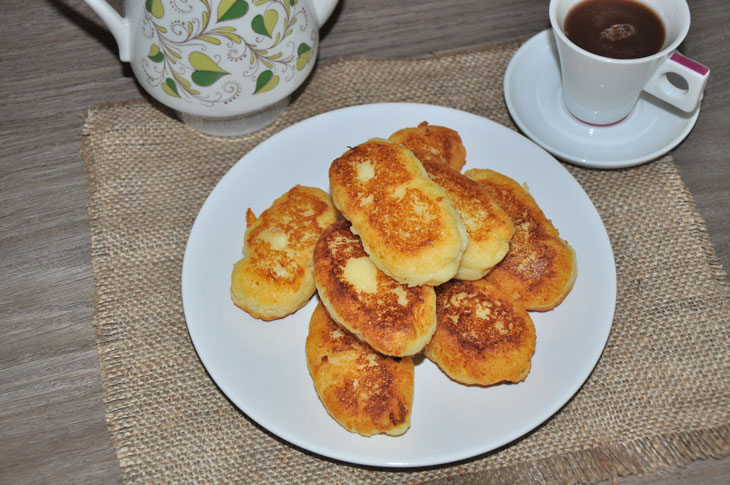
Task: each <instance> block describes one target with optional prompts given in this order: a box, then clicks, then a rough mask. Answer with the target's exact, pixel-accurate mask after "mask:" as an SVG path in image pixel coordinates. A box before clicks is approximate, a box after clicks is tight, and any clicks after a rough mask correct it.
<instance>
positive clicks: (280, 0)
mask: <svg viewBox="0 0 730 485" xmlns="http://www.w3.org/2000/svg"><path fill="white" fill-rule="evenodd" d="M85 1H86V3H88V4H89V5H90V6H91V7H92V8H93V9H94V11H95V12H96V13H97V14H98V15H99V16H100V17H101V19H102V20H103V21H104V22H105V24H106V25H107V27H108V28H109V30H111V32H112V34H113V35H114V38H115V39H116V41H117V44H118V46H119V57H120V59H121V60H122V61H125V62H129V63H130V64H131V67H132V71H133V72H134V75H135V77H136V78H137V80H138V81H139V83H140V85H141V86H142V87H143V88H144V89H145V90H146V91H147V92H148V93H149V94H150V95H151V96H152V97H154V98H155V99H157V100H158V101H159V102H160V103H162V104H164V105H166V106H169V107H170V108H172V109H174V110H176V111H177V112H178V113H179V114H180V116H181V118H182V119H183V121H185V123H186V124H188V125H190V126H191V127H193V128H195V129H197V130H199V131H202V132H205V133H209V134H214V135H239V134H244V133H250V132H253V131H256V130H258V129H261V128H263V127H265V126H267V125H268V124H270V123H272V122H273V121H274V120H275V119H276V118H277V117H278V116H279V115H280V114H281V113H282V112H283V111H284V109H285V108H286V106H287V105H288V102H289V97H290V95H291V94H292V92H294V90H295V89H296V88H297V87H298V86H299V85H301V84H302V82H304V80H305V79H306V78H307V76H308V75H309V73H310V72H311V71H312V68H313V67H314V63H315V61H316V58H317V52H318V46H319V28H320V27H321V26H322V25H323V24H324V22H325V21H326V20H327V18H328V17H329V16H330V14H331V13H332V11H333V10H334V8H335V6H336V5H337V0H125V2H124V10H125V16H124V17H121V16H120V15H119V14H118V13H117V12H116V11H115V10H114V9H113V8H112V7H111V6H109V4H108V3H106V2H105V1H104V0H85Z"/></svg>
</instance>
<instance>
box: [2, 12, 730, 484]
mask: <svg viewBox="0 0 730 485" xmlns="http://www.w3.org/2000/svg"><path fill="white" fill-rule="evenodd" d="M111 3H112V5H113V6H114V7H115V8H117V9H118V10H120V11H121V4H122V2H121V1H120V0H115V1H113V2H111ZM31 5H32V8H31ZM690 9H691V13H692V18H693V26H692V29H691V31H690V34H689V37H688V39H687V41H686V42H685V43H684V45H683V46H682V51H683V52H684V53H685V54H686V55H688V56H690V57H693V58H695V59H697V60H698V61H700V62H703V63H704V64H707V65H708V66H710V67H711V68H712V70H713V72H712V75H711V78H710V81H709V84H708V88H707V91H706V95H705V99H704V101H703V105H702V113H701V116H700V118H699V121H698V123H697V125H696V127H695V128H694V130H693V132H692V133H691V134H690V136H689V137H688V138H687V139H686V140H685V141H684V142H683V143H682V144H681V145H680V146H679V147H677V148H676V149H675V150H674V151H673V155H674V157H675V159H676V161H677V164H678V166H679V169H680V172H681V174H682V177H683V179H684V180H685V182H686V183H687V185H688V186H689V188H690V190H691V192H692V194H693V196H694V197H695V200H696V202H697V207H698V209H699V211H700V213H701V215H702V216H703V217H704V219H705V220H706V221H707V225H708V229H709V232H710V236H711V239H712V241H713V244H714V245H715V248H716V252H717V254H718V256H719V258H720V260H721V262H722V264H723V266H724V267H725V268H726V270H727V268H730V217H729V216H730V210H729V208H730V158H729V157H730V156H729V155H728V154H730V136H729V135H730V133H729V132H728V126H729V124H728V120H730V76H729V74H730V73H729V72H728V70H730V63H728V59H730V43H728V42H727V26H728V25H730V2H726V1H725V0H694V1H692V2H691V5H690ZM0 17H1V18H2V19H3V27H2V29H0V65H1V66H2V68H1V69H0V86H2V88H1V89H0V113H2V116H1V117H0V157H1V158H0V202H1V203H0V227H2V231H0V254H2V256H1V257H0V274H2V275H3V278H2V279H1V280H0V320H1V321H2V325H1V326H0V342H2V344H0V345H2V350H1V352H0V429H2V432H0V482H2V483H48V482H54V483H69V482H72V483H78V482H94V483H98V482H103V483H113V482H117V481H119V480H120V473H119V467H118V462H117V459H116V457H115V455H114V448H113V445H112V443H111V440H110V436H109V433H108V431H107V428H106V422H105V415H104V406H103V402H102V397H101V396H102V391H101V379H100V376H99V366H98V361H97V357H96V347H95V334H94V328H93V276H92V271H91V244H90V233H89V221H88V213H87V191H86V174H85V167H84V163H83V159H82V158H81V153H80V151H81V135H80V133H81V127H82V124H83V118H82V114H83V113H84V111H85V110H87V109H88V108H90V107H92V106H95V105H98V104H101V103H105V102H114V101H121V100H125V99H129V98H134V97H139V96H140V95H141V92H140V89H139V88H138V86H137V84H136V83H135V81H134V79H133V77H132V75H131V71H130V70H129V68H128V67H127V66H124V65H122V64H121V63H120V62H119V61H118V60H117V49H116V45H115V44H114V41H113V38H112V37H111V35H110V34H109V33H108V32H107V30H106V29H105V28H104V27H103V25H102V24H101V22H100V21H99V20H98V18H97V17H96V16H95V15H94V14H93V13H92V12H91V10H90V9H89V8H88V7H87V6H86V4H85V3H84V2H83V1H81V0H45V1H42V2H27V1H25V0H3V1H2V2H0ZM546 27H548V19H547V1H546V0H522V1H514V0H494V1H489V2H485V1H483V0H451V1H449V2H443V1H440V0H422V1H420V2H417V3H416V2H393V1H392V0H368V1H362V0H360V1H356V0H340V4H339V6H338V7H337V9H336V11H335V13H334V14H333V17H332V18H331V19H330V21H329V22H328V23H327V25H326V26H325V27H324V29H323V31H322V33H323V39H322V44H321V50H320V62H323V61H327V60H332V59H337V58H339V57H342V56H368V57H399V58H402V57H416V56H430V55H440V54H443V53H447V52H452V51H457V50H463V49H472V48H479V47H484V46H488V45H491V44H495V43H498V42H502V41H506V40H509V39H514V38H520V37H528V36H530V35H533V34H535V33H537V32H539V31H540V30H542V29H544V28H546ZM658 202H660V201H658ZM728 479H730V459H723V460H707V461H702V462H696V463H693V464H691V465H689V466H687V467H684V468H677V469H672V470H669V471H666V472H662V473H659V474H653V475H648V476H644V477H627V478H624V479H619V480H618V481H619V482H624V483H631V484H635V483H688V482H692V483H719V482H725V483H726V482H727V481H728Z"/></svg>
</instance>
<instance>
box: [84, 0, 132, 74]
mask: <svg viewBox="0 0 730 485" xmlns="http://www.w3.org/2000/svg"><path fill="white" fill-rule="evenodd" d="M84 1H85V2H86V3H87V4H89V6H90V7H91V8H92V10H94V12H96V14H97V15H98V16H99V17H100V18H101V20H103V21H104V24H106V26H107V28H108V29H109V30H110V31H111V33H112V35H113V36H114V40H116V41H117V46H118V47H119V59H120V60H122V61H123V62H129V61H130V60H131V58H132V27H131V25H130V23H129V19H126V18H124V17H122V16H121V15H119V14H118V13H117V11H116V10H114V8H112V7H111V6H110V5H109V4H108V3H106V2H105V1H104V0H84Z"/></svg>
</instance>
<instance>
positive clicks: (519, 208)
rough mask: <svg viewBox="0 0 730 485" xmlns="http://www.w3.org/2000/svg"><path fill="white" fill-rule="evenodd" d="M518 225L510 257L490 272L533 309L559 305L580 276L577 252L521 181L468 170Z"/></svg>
mask: <svg viewBox="0 0 730 485" xmlns="http://www.w3.org/2000/svg"><path fill="white" fill-rule="evenodd" d="M465 175H466V176H467V177H469V178H470V179H472V180H476V181H477V182H479V183H480V184H482V185H483V186H484V187H485V188H486V189H487V190H488V191H489V193H490V194H491V195H492V197H493V198H494V200H495V201H496V202H497V204H499V205H500V207H502V209H504V210H505V212H507V214H508V215H509V216H510V218H511V219H512V223H513V224H514V226H515V234H514V236H513V237H512V241H511V242H510V250H509V252H508V253H507V256H505V258H504V259H503V260H502V261H501V262H500V263H499V264H498V265H497V266H495V267H494V269H493V270H492V271H491V272H490V273H489V274H488V275H487V276H486V278H487V279H488V280H489V281H491V282H493V283H496V284H497V285H499V287H500V288H502V289H503V290H504V291H506V292H507V293H508V294H510V295H511V296H512V297H513V298H516V299H518V300H519V301H520V302H521V303H522V304H523V305H524V306H525V308H527V309H528V310H537V311H546V310H550V309H552V308H555V307H556V306H557V305H558V304H560V302H562V301H563V299H564V298H565V297H566V295H567V294H568V293H569V292H570V290H571V289H572V288H573V283H574V282H575V278H576V276H577V274H578V266H577V262H576V256H575V251H574V250H573V248H572V247H571V246H570V245H569V244H568V243H567V242H566V241H564V240H563V239H561V238H560V235H559V233H558V230H557V229H555V226H553V224H552V222H550V220H549V219H548V218H547V217H545V214H543V212H542V210H541V209H540V207H539V206H538V205H537V203H536V202H535V199H533V198H532V196H531V195H530V194H529V192H527V190H525V188H523V187H522V186H521V185H520V184H518V183H517V182H515V181H514V180H512V179H511V178H509V177H507V176H505V175H502V174H500V173H498V172H494V171H492V170H485V169H472V170H468V171H467V172H466V173H465Z"/></svg>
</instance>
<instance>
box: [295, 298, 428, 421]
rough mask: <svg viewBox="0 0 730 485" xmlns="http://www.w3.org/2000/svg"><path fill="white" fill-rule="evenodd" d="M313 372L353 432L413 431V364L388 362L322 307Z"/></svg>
mask: <svg viewBox="0 0 730 485" xmlns="http://www.w3.org/2000/svg"><path fill="white" fill-rule="evenodd" d="M305 350H306V356H307V367H308V368H309V373H310V375H311V376H312V380H313V382H314V387H315V389H316V391H317V395H318V396H319V399H320V400H321V401H322V404H323V405H324V407H325V409H326V410H327V412H328V413H329V414H330V416H332V417H333V418H334V419H335V421H337V422H338V423H339V424H340V425H341V426H343V427H344V428H345V429H347V430H348V431H351V432H354V433H359V434H361V435H364V436H370V435H373V434H378V433H386V434H391V435H400V434H403V433H405V432H406V430H407V429H408V427H409V426H410V420H411V407H412V405H413V381H414V369H413V361H412V360H411V358H410V357H404V358H394V357H386V356H383V355H381V354H379V353H377V352H375V351H374V350H373V349H372V348H371V347H370V346H368V345H367V344H365V343H363V342H361V341H360V340H359V339H358V338H357V337H355V336H354V335H352V334H351V333H349V332H348V331H347V330H345V329H343V328H342V327H340V326H339V325H337V323H335V321H334V320H332V319H331V318H330V316H329V315H328V314H327V311H326V310H325V308H324V306H323V305H322V304H321V303H320V304H319V305H317V308H316V309H315V310H314V313H313V314H312V318H311V320H310V323H309V335H308V336H307V340H306V349H305Z"/></svg>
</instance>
